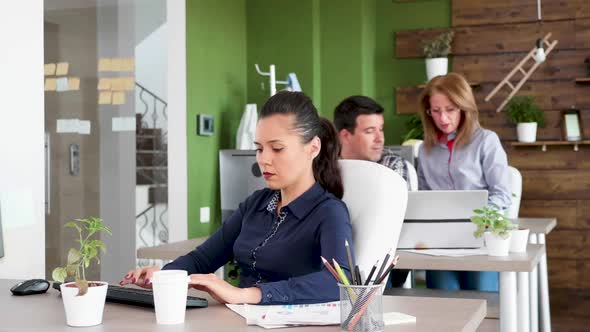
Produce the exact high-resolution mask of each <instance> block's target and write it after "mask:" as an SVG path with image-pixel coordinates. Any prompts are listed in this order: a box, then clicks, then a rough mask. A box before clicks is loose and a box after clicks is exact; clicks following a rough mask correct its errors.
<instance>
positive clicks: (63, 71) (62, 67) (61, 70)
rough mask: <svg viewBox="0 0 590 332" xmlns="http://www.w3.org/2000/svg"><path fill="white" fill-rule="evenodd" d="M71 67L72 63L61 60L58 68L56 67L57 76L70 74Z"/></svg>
mask: <svg viewBox="0 0 590 332" xmlns="http://www.w3.org/2000/svg"><path fill="white" fill-rule="evenodd" d="M69 68H70V64H69V63H67V62H59V63H58V64H57V68H56V69H55V75H56V76H62V75H67V74H68V69H69Z"/></svg>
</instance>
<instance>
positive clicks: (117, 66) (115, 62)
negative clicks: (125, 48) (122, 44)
mask: <svg viewBox="0 0 590 332" xmlns="http://www.w3.org/2000/svg"><path fill="white" fill-rule="evenodd" d="M121 62H122V61H121V58H112V59H111V71H121Z"/></svg>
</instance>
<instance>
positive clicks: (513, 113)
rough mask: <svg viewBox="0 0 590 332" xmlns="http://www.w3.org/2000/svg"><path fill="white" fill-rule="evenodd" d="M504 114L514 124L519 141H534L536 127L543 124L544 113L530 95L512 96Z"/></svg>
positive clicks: (535, 138)
mask: <svg viewBox="0 0 590 332" xmlns="http://www.w3.org/2000/svg"><path fill="white" fill-rule="evenodd" d="M506 115H507V116H508V120H509V121H510V122H512V123H514V124H516V135H517V138H518V141H519V142H523V143H533V142H535V141H536V140H537V127H544V126H545V114H544V113H543V112H542V111H541V109H540V108H539V106H537V105H536V104H535V101H534V100H533V97H530V96H515V97H512V98H511V99H510V101H509V102H508V105H507V106H506Z"/></svg>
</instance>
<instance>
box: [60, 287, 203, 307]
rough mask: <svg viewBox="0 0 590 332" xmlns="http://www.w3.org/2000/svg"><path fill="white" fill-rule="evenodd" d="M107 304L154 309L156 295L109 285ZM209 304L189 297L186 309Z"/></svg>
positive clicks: (197, 298) (201, 299) (145, 291)
mask: <svg viewBox="0 0 590 332" xmlns="http://www.w3.org/2000/svg"><path fill="white" fill-rule="evenodd" d="M59 285H60V283H58V282H54V283H53V288H55V289H57V290H60V289H59ZM107 302H114V303H122V304H130V305H136V306H140V307H150V308H153V307H154V295H153V293H152V291H151V290H147V289H138V288H128V287H120V286H114V285H109V288H108V289H107ZM207 305H208V303H207V300H206V299H203V298H200V297H196V296H187V298H186V307H187V308H205V307H207Z"/></svg>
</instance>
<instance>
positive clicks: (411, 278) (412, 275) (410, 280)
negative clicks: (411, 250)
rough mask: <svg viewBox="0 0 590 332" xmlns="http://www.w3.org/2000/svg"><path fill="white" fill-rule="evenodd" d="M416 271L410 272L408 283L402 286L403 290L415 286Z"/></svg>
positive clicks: (405, 282)
mask: <svg viewBox="0 0 590 332" xmlns="http://www.w3.org/2000/svg"><path fill="white" fill-rule="evenodd" d="M413 281H414V270H410V272H408V277H407V278H406V281H404V284H403V285H402V288H412V285H413V284H414V282H413Z"/></svg>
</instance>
